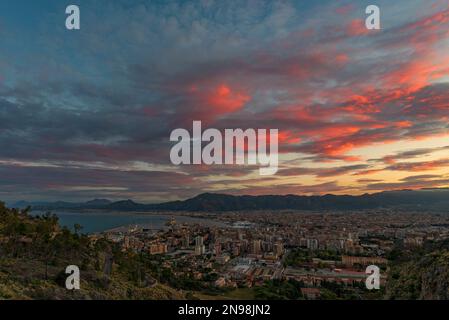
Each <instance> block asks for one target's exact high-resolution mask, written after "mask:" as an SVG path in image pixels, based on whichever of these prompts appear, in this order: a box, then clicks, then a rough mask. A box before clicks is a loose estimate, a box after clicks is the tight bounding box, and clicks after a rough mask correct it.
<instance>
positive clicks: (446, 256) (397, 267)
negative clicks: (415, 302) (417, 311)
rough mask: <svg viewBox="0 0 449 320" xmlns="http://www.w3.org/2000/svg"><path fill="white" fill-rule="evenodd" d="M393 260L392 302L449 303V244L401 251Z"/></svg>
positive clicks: (390, 275)
mask: <svg viewBox="0 0 449 320" xmlns="http://www.w3.org/2000/svg"><path fill="white" fill-rule="evenodd" d="M389 258H390V259H394V260H393V263H392V264H391V267H390V271H389V279H388V282H387V298H388V299H432V300H439V299H443V300H446V299H449V240H445V241H438V242H426V243H425V244H424V246H423V247H422V248H408V249H407V248H404V247H398V248H397V249H396V250H394V251H393V252H392V253H391V254H390V257H389Z"/></svg>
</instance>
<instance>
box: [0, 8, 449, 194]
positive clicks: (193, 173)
mask: <svg viewBox="0 0 449 320" xmlns="http://www.w3.org/2000/svg"><path fill="white" fill-rule="evenodd" d="M70 4H76V5H79V7H80V11H81V29H80V30H67V29H66V28H65V19H66V14H65V8H66V6H68V5H70ZM370 4H376V5H377V6H379V8H380V17H381V30H368V29H366V28H365V23H364V21H365V18H366V17H367V15H366V14H365V8H366V7H367V6H368V5H370ZM0 39H1V40H0V200H3V201H16V200H29V201H37V200H42V201H44V200H45V201H48V200H68V201H84V200H89V199H92V198H108V199H112V200H117V199H128V198H129V199H134V200H136V201H141V202H159V201H168V200H175V199H185V198H188V197H191V196H194V195H197V194H199V193H202V192H220V193H229V194H254V195H257V194H307V195H309V194H327V193H333V194H363V193H373V192H378V191H383V190H397V189H419V188H440V187H449V121H448V120H449V90H448V89H449V1H448V0H435V1H427V0H425V1H424V0H419V1H417V0H398V1H380V0H379V1H244V0H239V1H232V0H231V1H222V0H220V1H212V0H211V1H209V0H203V1H142V0H141V1H137V0H136V1H124V0H121V1H106V0H89V1H77V2H67V3H66V2H65V1H50V0H41V1H31V0H27V1H25V0H15V1H6V0H5V1H1V2H0ZM194 120H200V121H202V123H203V127H208V128H217V129H220V130H224V129H226V128H242V129H246V128H267V129H269V128H277V129H279V153H280V155H279V170H278V172H277V173H276V174H275V175H272V176H260V175H259V170H258V167H255V166H248V165H244V166H242V165H204V164H203V165H180V166H175V165H173V164H171V162H170V157H169V154H170V149H171V147H172V146H173V142H170V140H169V137H170V133H171V131H172V130H173V129H175V128H186V129H188V130H191V128H192V121H194Z"/></svg>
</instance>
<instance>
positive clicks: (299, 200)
mask: <svg viewBox="0 0 449 320" xmlns="http://www.w3.org/2000/svg"><path fill="white" fill-rule="evenodd" d="M12 206H13V207H16V208H24V207H27V206H30V207H31V208H32V209H33V210H107V211H209V212H210V211H238V210H286V209H291V210H358V209H374V208H401V209H410V210H416V211H425V210H431V211H447V212H449V189H421V190H401V191H384V192H379V193H373V194H363V195H358V196H350V195H332V194H327V195H322V196H300V195H292V194H289V195H260V196H248V195H242V196H233V195H227V194H217V193H203V194H200V195H198V196H196V197H193V198H190V199H187V200H184V201H171V202H164V203H158V204H143V203H137V202H134V201H132V200H122V201H115V202H112V201H110V200H107V199H94V200H91V201H87V202H82V203H74V202H64V201H56V202H26V201H19V202H17V203H15V204H12Z"/></svg>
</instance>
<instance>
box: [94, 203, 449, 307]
mask: <svg viewBox="0 0 449 320" xmlns="http://www.w3.org/2000/svg"><path fill="white" fill-rule="evenodd" d="M178 214H179V213H178ZM185 215H192V216H195V217H203V218H207V219H214V220H217V221H220V222H221V223H222V224H223V226H220V227H219V226H204V225H200V224H178V223H177V222H176V214H173V217H172V219H171V220H170V221H169V222H168V223H167V229H166V230H161V231H154V230H151V229H146V228H145V227H138V226H135V227H129V228H119V230H111V231H107V232H104V233H102V234H101V235H99V234H97V235H92V236H91V238H92V239H94V240H95V239H96V238H98V237H103V236H105V237H107V238H108V239H109V240H111V241H113V242H115V243H118V244H120V246H121V248H122V250H130V251H133V252H136V253H146V254H149V255H159V256H160V257H161V259H162V261H163V266H164V268H167V269H169V270H170V271H171V272H172V274H173V275H174V276H175V277H178V278H182V277H191V278H193V279H194V280H195V281H197V282H198V283H200V284H201V285H200V286H199V287H201V288H211V287H212V288H214V287H215V288H226V289H232V288H252V287H258V286H263V285H264V283H265V282H267V281H271V280H279V281H288V280H294V281H297V282H298V283H301V286H302V287H301V288H300V292H301V294H302V297H305V298H307V299H316V298H320V293H321V291H322V290H323V289H322V284H323V283H325V284H326V285H327V284H328V283H335V284H338V285H342V286H344V287H351V288H352V289H351V290H349V291H352V292H351V293H353V294H355V295H358V294H360V292H362V293H364V294H366V293H367V292H366V291H367V290H366V288H365V281H366V278H367V274H366V273H365V268H366V267H367V266H368V265H376V266H378V267H379V268H380V269H381V270H382V271H381V287H384V286H385V281H386V279H387V276H388V268H387V265H388V257H389V256H390V255H391V253H392V252H393V251H394V248H395V247H396V246H398V245H401V246H405V247H409V248H418V247H421V246H422V245H423V243H424V242H425V241H441V240H444V239H447V238H449V229H448V228H447V226H448V225H449V217H448V216H445V215H440V214H425V213H422V212H401V210H393V209H378V210H365V211H362V212H360V211H359V212H356V211H354V212H332V213H331V212H329V213H322V212H305V211H303V212H301V211H299V212H298V211H284V212H269V211H266V212H265V211H256V212H220V213H215V214H207V213H201V214H199V213H185ZM209 291H210V290H209ZM212 291H213V290H212ZM325 291H328V290H327V289H325ZM217 292H218V291H217ZM200 297H202V298H205V297H207V295H201V294H200ZM336 297H338V296H336ZM340 298H341V297H340ZM359 298H360V296H359Z"/></svg>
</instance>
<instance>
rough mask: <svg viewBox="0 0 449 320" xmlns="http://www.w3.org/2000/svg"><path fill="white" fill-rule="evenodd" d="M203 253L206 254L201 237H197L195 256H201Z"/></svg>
mask: <svg viewBox="0 0 449 320" xmlns="http://www.w3.org/2000/svg"><path fill="white" fill-rule="evenodd" d="M205 253H206V247H205V246H204V243H203V237H202V236H197V237H196V238H195V254H196V255H197V256H201V255H203V254H205Z"/></svg>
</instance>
